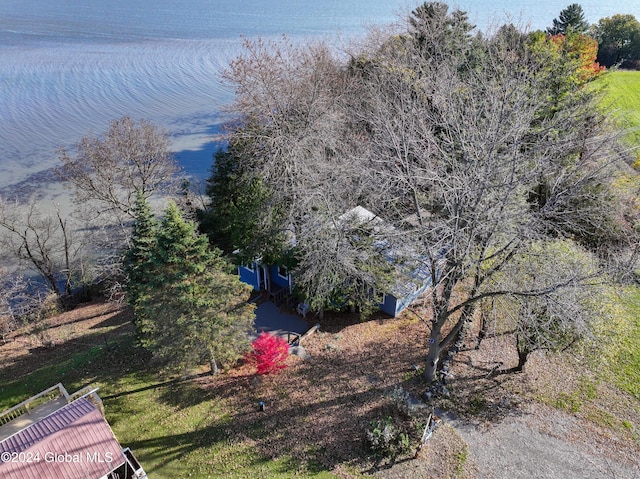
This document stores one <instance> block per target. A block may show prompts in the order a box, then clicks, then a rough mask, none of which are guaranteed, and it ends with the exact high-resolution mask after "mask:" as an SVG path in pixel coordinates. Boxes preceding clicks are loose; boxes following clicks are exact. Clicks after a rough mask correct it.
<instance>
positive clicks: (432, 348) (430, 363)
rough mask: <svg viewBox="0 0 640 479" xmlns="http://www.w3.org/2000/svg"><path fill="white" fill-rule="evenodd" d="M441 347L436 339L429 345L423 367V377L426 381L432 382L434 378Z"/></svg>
mask: <svg viewBox="0 0 640 479" xmlns="http://www.w3.org/2000/svg"><path fill="white" fill-rule="evenodd" d="M441 352H442V347H441V346H440V344H439V342H438V341H435V342H433V343H431V344H430V345H429V353H428V354H427V364H426V366H425V368H424V378H425V379H426V380H427V382H428V383H432V382H433V381H435V379H436V372H437V370H438V361H439V360H440V353H441Z"/></svg>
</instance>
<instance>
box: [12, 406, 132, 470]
mask: <svg viewBox="0 0 640 479" xmlns="http://www.w3.org/2000/svg"><path fill="white" fill-rule="evenodd" d="M2 453H9V454H11V457H12V460H10V461H0V477H2V478H3V479H32V478H33V479H42V478H58V477H59V478H65V479H87V478H89V479H94V478H95V479H98V478H101V477H103V476H105V475H106V474H107V473H109V472H110V471H112V470H113V469H115V468H117V467H118V466H119V465H121V464H123V463H124V462H125V457H124V455H123V453H122V448H121V446H120V444H119V443H118V441H117V440H116V438H115V436H114V435H113V432H112V431H111V428H110V427H109V424H108V423H107V421H106V420H105V419H104V417H103V416H102V414H101V413H100V411H99V410H98V409H96V408H95V407H94V406H93V405H92V404H91V403H90V402H89V401H88V400H86V399H84V398H80V399H77V400H75V401H73V402H72V403H70V404H67V405H66V406H64V407H62V408H60V409H58V410H57V411H55V412H54V413H52V414H50V415H49V416H47V417H45V418H44V419H41V420H40V421H38V422H36V423H34V424H32V425H30V426H28V427H26V428H25V429H23V430H21V431H19V432H18V433H16V434H14V435H12V436H10V437H8V438H7V439H5V440H3V441H2V442H0V457H1V456H2ZM5 455H6V454H5Z"/></svg>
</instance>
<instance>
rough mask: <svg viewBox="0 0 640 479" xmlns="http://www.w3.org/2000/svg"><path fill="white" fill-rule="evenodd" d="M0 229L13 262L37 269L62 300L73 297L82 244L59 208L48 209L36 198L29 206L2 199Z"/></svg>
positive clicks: (3, 246)
mask: <svg viewBox="0 0 640 479" xmlns="http://www.w3.org/2000/svg"><path fill="white" fill-rule="evenodd" d="M0 229H2V234H1V235H0V238H1V240H2V248H3V251H4V253H5V255H7V256H9V260H10V261H13V262H16V261H17V262H19V263H20V264H21V265H22V266H26V267H27V268H30V269H32V270H34V271H35V272H36V273H37V274H38V275H39V276H40V277H41V278H42V279H43V280H44V281H45V284H46V285H47V287H48V288H49V289H50V290H51V291H52V292H53V293H55V294H56V296H58V297H59V298H63V297H68V296H70V295H71V290H72V287H73V279H74V277H78V272H79V270H80V268H81V267H80V264H81V262H82V252H83V245H82V243H81V242H80V241H79V239H78V235H77V234H76V232H75V226H73V225H72V224H71V223H70V219H69V218H68V217H66V216H64V215H63V214H62V213H61V211H60V209H59V207H58V206H57V205H53V208H52V209H47V210H45V209H43V208H42V207H41V206H40V205H39V204H38V201H37V199H36V198H32V199H31V201H30V202H29V203H28V204H27V205H21V204H19V203H17V202H10V201H7V200H5V199H2V198H0Z"/></svg>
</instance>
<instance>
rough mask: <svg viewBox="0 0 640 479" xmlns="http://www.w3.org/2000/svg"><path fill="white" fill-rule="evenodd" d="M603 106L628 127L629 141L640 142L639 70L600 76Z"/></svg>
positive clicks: (620, 71)
mask: <svg viewBox="0 0 640 479" xmlns="http://www.w3.org/2000/svg"><path fill="white" fill-rule="evenodd" d="M601 78H602V79H601V80H600V81H601V83H602V85H603V86H604V88H605V89H604V91H605V99H604V101H603V107H604V108H605V109H606V110H607V111H609V112H611V114H612V115H614V117H615V118H617V119H618V121H619V122H620V126H622V127H623V128H627V129H630V130H631V131H630V133H629V135H628V138H629V141H631V142H633V143H635V144H640V71H623V70H619V71H613V72H609V73H607V74H605V75H603V76H602V77H601Z"/></svg>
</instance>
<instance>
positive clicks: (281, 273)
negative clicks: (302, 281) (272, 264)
mask: <svg viewBox="0 0 640 479" xmlns="http://www.w3.org/2000/svg"><path fill="white" fill-rule="evenodd" d="M278 276H280V277H281V278H284V279H288V278H289V271H287V267H286V266H278Z"/></svg>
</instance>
